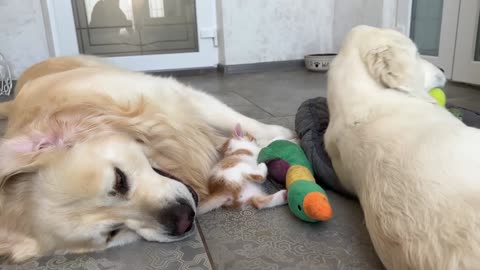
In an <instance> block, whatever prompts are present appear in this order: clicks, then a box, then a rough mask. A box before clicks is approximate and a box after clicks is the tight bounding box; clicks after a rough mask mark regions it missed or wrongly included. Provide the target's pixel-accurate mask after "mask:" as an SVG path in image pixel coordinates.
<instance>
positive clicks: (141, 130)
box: [0, 56, 293, 261]
mask: <svg viewBox="0 0 480 270" xmlns="http://www.w3.org/2000/svg"><path fill="white" fill-rule="evenodd" d="M16 92H17V96H16V98H15V100H13V101H12V102H9V103H2V104H1V105H0V114H2V116H4V117H8V126H7V130H6V134H5V138H3V139H2V140H1V141H0V255H7V256H10V257H11V258H12V259H13V260H15V261H22V260H25V259H28V258H31V257H34V256H40V255H44V254H49V253H53V252H57V253H58V252H85V251H95V250H102V249H105V248H107V247H111V246H116V245H120V244H123V243H127V242H131V241H133V240H135V239H138V238H144V239H146V240H151V241H174V240H178V239H181V238H183V237H184V236H186V235H188V233H185V234H182V233H180V235H179V234H175V233H174V232H175V231H172V229H173V230H175V228H178V226H180V229H179V230H180V231H181V232H183V230H184V229H185V228H186V227H187V225H188V224H187V223H186V222H187V221H186V219H187V218H191V216H189V217H187V216H185V217H178V216H176V215H177V213H178V211H176V209H172V207H180V208H182V207H183V208H182V209H192V210H193V209H194V208H195V204H194V199H193V196H192V194H191V193H190V192H189V190H188V189H187V187H186V186H185V185H183V184H182V183H180V182H178V181H175V180H174V179H180V180H182V182H184V184H187V185H189V186H191V187H193V189H194V190H195V191H196V192H197V194H199V196H200V199H203V198H205V196H207V195H208V192H207V182H206V180H207V177H208V175H209V173H210V169H211V167H212V164H214V163H215V162H216V160H217V147H219V146H221V144H222V143H224V141H225V137H224V136H223V135H222V133H223V132H226V133H225V134H227V133H230V132H231V130H232V129H233V127H234V126H235V124H236V123H240V124H241V125H242V126H243V127H244V128H245V130H246V131H248V132H250V133H251V134H253V135H254V136H256V137H257V138H258V141H259V142H260V143H262V142H268V141H270V140H271V139H273V138H274V137H277V136H283V137H285V138H291V137H292V136H293V133H292V132H291V131H290V130H288V129H285V128H283V127H280V126H272V125H265V124H262V123H260V122H258V121H256V120H253V119H250V118H248V117H246V116H243V115H241V114H239V113H237V112H235V111H233V110H232V109H231V108H229V107H227V106H226V105H225V104H223V103H222V102H220V101H218V100H217V99H215V98H213V97H212V96H210V95H208V94H206V93H203V92H200V91H197V90H195V89H193V88H191V87H189V86H186V85H184V84H181V83H179V82H178V81H176V80H174V79H172V78H160V77H154V76H149V75H145V74H141V73H135V72H130V71H127V70H123V69H119V68H115V67H113V66H110V65H108V64H106V63H104V62H102V61H101V60H99V59H97V58H94V57H87V56H77V57H60V58H52V59H50V60H47V61H44V62H41V63H39V64H36V65H34V66H32V67H31V68H30V69H28V70H27V71H26V72H25V73H24V74H23V75H22V76H21V78H20V79H19V81H18V84H17V88H16ZM153 168H156V169H159V170H160V172H163V173H162V174H158V173H156V171H155V170H154V169H153ZM159 170H157V172H158V171H159ZM119 181H120V182H119ZM174 210H175V211H174ZM190 211H191V210H190ZM193 214H194V213H193ZM175 217H177V218H178V219H179V223H178V224H180V225H178V224H177V223H175V220H171V219H172V218H175ZM175 225H177V227H175ZM172 226H173V228H172Z"/></svg>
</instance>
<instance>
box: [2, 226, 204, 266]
mask: <svg viewBox="0 0 480 270" xmlns="http://www.w3.org/2000/svg"><path fill="white" fill-rule="evenodd" d="M0 269H1V270H54V269H55V270H57V269H68V270H77V269H78V270H81V269H96V270H97V269H98V270H107V269H108V270H117V269H120V270H133V269H142V270H154V269H171V270H174V269H175V270H176V269H199V270H200V269H212V266H211V264H210V261H209V259H208V255H207V253H206V251H205V248H204V245H203V242H202V239H201V237H200V235H199V233H198V230H197V232H196V233H195V235H194V236H192V237H190V238H188V239H186V240H183V241H180V242H174V243H154V242H146V241H138V242H135V243H132V244H129V245H125V246H123V247H117V248H112V249H109V250H106V251H104V252H99V253H89V254H78V255H74V254H71V255H61V256H60V255H59V256H51V257H44V258H40V259H37V260H32V261H29V262H26V263H23V264H20V265H9V264H7V263H5V262H4V263H1V262H0Z"/></svg>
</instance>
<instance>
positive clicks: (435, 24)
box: [397, 0, 460, 79]
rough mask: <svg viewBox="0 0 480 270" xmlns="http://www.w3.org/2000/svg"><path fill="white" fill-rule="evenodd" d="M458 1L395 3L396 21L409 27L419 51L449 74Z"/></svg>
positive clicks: (422, 0) (438, 0) (427, 0)
mask: <svg viewBox="0 0 480 270" xmlns="http://www.w3.org/2000/svg"><path fill="white" fill-rule="evenodd" d="M459 7H460V1H458V0H401V1H398V4H397V9H398V12H399V13H397V24H398V26H400V27H401V28H405V29H408V31H407V34H409V35H410V38H411V39H412V40H413V41H414V42H415V44H416V45H417V47H418V51H419V52H420V54H421V55H422V56H423V57H424V58H425V59H426V60H428V61H430V62H432V63H433V64H435V65H437V66H438V67H440V68H442V69H443V70H445V75H446V76H447V78H449V79H450V78H451V77H452V70H453V56H454V52H455V39H456V35H457V20H458V12H459Z"/></svg>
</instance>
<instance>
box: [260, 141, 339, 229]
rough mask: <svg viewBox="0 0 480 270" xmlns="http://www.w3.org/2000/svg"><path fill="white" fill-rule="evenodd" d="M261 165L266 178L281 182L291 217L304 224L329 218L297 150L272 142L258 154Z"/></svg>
mask: <svg viewBox="0 0 480 270" xmlns="http://www.w3.org/2000/svg"><path fill="white" fill-rule="evenodd" d="M262 162H264V163H266V164H268V165H269V166H268V167H269V174H273V175H275V178H276V179H277V180H282V179H284V180H285V186H286V188H287V192H288V206H289V208H290V211H292V213H293V214H295V216H297V217H298V218H300V219H301V220H304V221H308V222H317V221H326V220H329V219H330V218H331V217H332V208H331V206H330V203H329V201H328V198H327V194H326V193H325V190H323V188H321V187H320V186H319V185H318V184H317V183H316V182H315V178H314V177H313V170H312V166H311V165H310V162H309V161H308V159H307V157H306V156H305V153H304V152H303V150H302V148H301V147H300V146H298V145H296V144H295V143H292V142H290V141H287V140H277V141H274V142H272V143H271V144H269V145H268V146H267V147H265V148H263V149H262V150H261V151H260V153H259V155H258V163H262ZM272 164H274V166H271V165H272Z"/></svg>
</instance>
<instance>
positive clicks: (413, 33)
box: [410, 0, 443, 56]
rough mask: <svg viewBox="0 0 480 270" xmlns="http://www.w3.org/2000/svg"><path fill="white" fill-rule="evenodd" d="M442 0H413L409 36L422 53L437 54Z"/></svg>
mask: <svg viewBox="0 0 480 270" xmlns="http://www.w3.org/2000/svg"><path fill="white" fill-rule="evenodd" d="M442 10H443V0H413V2H412V21H411V25H410V38H412V40H413V41H414V42H415V44H417V46H418V51H419V52H420V54H422V55H430V56H438V53H439V48H440V32H441V26H442V15H443V12H442Z"/></svg>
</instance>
